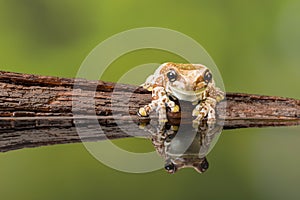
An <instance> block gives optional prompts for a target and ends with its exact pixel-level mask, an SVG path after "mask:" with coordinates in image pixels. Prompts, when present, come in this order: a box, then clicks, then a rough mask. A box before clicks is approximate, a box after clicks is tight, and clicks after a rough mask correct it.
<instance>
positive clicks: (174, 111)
mask: <svg viewBox="0 0 300 200" xmlns="http://www.w3.org/2000/svg"><path fill="white" fill-rule="evenodd" d="M171 112H173V113H176V112H179V106H178V105H175V106H174V107H173V108H172V109H171Z"/></svg>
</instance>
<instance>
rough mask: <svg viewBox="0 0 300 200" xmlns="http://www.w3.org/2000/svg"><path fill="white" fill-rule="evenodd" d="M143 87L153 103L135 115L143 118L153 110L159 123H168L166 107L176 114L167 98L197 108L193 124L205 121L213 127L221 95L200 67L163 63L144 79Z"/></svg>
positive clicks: (211, 79) (174, 105)
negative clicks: (184, 102)
mask: <svg viewBox="0 0 300 200" xmlns="http://www.w3.org/2000/svg"><path fill="white" fill-rule="evenodd" d="M143 87H144V88H145V89H147V90H149V91H152V101H151V103H150V104H148V105H146V106H144V107H142V108H140V109H139V111H138V114H139V115H140V116H143V117H145V116H148V115H149V114H150V113H151V112H152V111H154V110H156V112H157V113H158V115H159V121H160V122H166V121H167V117H166V108H167V107H169V108H170V109H171V112H179V107H178V105H176V104H175V103H174V101H172V100H170V98H169V97H170V96H172V97H175V98H177V99H179V100H184V101H190V102H191V103H193V104H194V105H196V107H195V109H194V110H193V113H192V115H193V116H194V117H195V120H194V122H195V123H199V122H201V121H202V120H203V119H204V118H205V117H207V122H208V123H214V122H215V121H216V116H215V115H216V112H215V107H216V104H217V103H218V102H220V101H221V100H223V99H224V93H223V92H222V91H221V90H220V89H219V88H217V87H216V86H215V83H214V80H213V78H212V74H211V72H210V70H209V69H208V68H207V67H205V66H204V65H201V64H181V63H172V62H168V63H164V64H162V65H160V66H159V67H158V69H157V70H156V71H155V73H154V74H153V75H150V76H149V77H148V78H147V80H146V82H145V83H144V84H143Z"/></svg>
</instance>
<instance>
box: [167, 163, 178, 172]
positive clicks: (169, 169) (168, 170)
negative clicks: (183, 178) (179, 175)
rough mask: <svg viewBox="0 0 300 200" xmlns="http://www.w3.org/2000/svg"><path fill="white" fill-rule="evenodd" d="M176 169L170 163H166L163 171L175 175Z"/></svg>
mask: <svg viewBox="0 0 300 200" xmlns="http://www.w3.org/2000/svg"><path fill="white" fill-rule="evenodd" d="M176 169H177V168H176V166H175V165H174V164H173V163H172V162H170V163H167V164H166V165H165V170H167V172H169V173H171V174H173V173H175V172H176Z"/></svg>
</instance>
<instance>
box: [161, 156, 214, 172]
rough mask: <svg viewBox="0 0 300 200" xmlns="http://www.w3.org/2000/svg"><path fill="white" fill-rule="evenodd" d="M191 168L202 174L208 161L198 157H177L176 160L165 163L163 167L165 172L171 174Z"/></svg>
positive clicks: (206, 167) (207, 165)
mask: <svg viewBox="0 0 300 200" xmlns="http://www.w3.org/2000/svg"><path fill="white" fill-rule="evenodd" d="M186 167H192V168H194V169H195V170H196V171H197V172H199V173H203V172H205V171H206V170H207V169H208V167H209V164H208V161H207V159H206V157H203V158H199V157H179V158H177V159H174V160H173V159H171V160H169V161H167V163H166V165H165V170H166V171H167V172H169V173H171V174H173V173H175V172H176V171H177V170H179V169H182V168H186Z"/></svg>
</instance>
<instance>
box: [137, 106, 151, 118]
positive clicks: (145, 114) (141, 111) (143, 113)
mask: <svg viewBox="0 0 300 200" xmlns="http://www.w3.org/2000/svg"><path fill="white" fill-rule="evenodd" d="M137 114H138V116H140V117H148V116H149V114H148V112H147V111H146V109H145V108H144V107H142V108H140V109H139V110H138V112H137Z"/></svg>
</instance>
